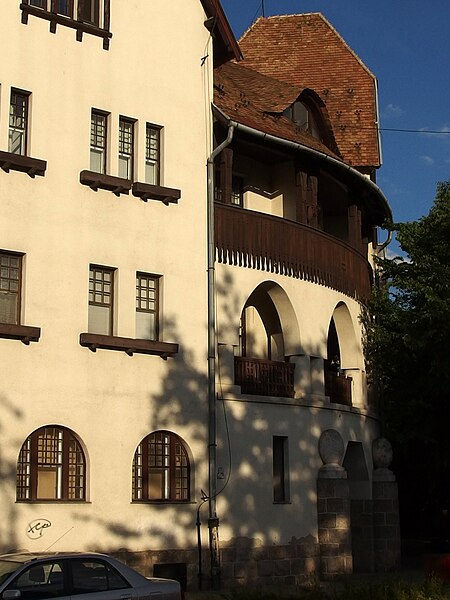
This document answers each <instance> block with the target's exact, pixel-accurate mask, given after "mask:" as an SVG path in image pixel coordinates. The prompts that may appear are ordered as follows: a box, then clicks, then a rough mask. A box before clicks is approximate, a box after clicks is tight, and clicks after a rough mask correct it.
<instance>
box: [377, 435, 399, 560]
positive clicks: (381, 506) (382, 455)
mask: <svg viewBox="0 0 450 600" xmlns="http://www.w3.org/2000/svg"><path fill="white" fill-rule="evenodd" d="M372 457H373V463H374V466H375V469H374V472H373V482H372V498H373V519H374V557H375V570H376V571H389V570H392V569H396V568H398V567H399V566H400V519H399V510H398V488H397V482H396V480H395V476H394V473H393V472H392V471H391V470H390V469H389V466H390V464H391V462H392V447H391V444H390V442H389V441H388V440H387V439H386V438H378V439H377V440H374V442H373V444H372Z"/></svg>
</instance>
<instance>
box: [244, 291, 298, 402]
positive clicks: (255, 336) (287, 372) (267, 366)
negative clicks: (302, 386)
mask: <svg viewBox="0 0 450 600" xmlns="http://www.w3.org/2000/svg"><path fill="white" fill-rule="evenodd" d="M298 345H299V335H298V326H297V320H296V318H295V314H294V310H293V307H292V305H291V303H290V301H289V299H288V297H287V295H286V293H285V292H284V290H282V288H281V287H280V286H278V285H277V284H275V283H273V282H265V283H263V284H261V285H259V286H258V287H257V288H256V289H255V290H254V291H253V293H252V294H251V295H250V296H249V298H248V300H247V302H246V303H245V305H244V307H243V309H242V313H241V323H240V356H239V357H235V380H236V384H237V385H240V386H241V390H242V393H246V394H257V395H262V396H281V397H293V395H294V365H293V364H291V363H289V358H288V356H289V354H293V353H295V352H294V351H293V350H294V348H297V350H296V351H297V352H298Z"/></svg>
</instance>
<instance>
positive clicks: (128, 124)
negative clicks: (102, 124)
mask: <svg viewBox="0 0 450 600" xmlns="http://www.w3.org/2000/svg"><path fill="white" fill-rule="evenodd" d="M134 124H135V121H133V120H131V119H127V118H126V117H120V119H119V177H123V178H124V179H133V170H134V169H133V167H134Z"/></svg>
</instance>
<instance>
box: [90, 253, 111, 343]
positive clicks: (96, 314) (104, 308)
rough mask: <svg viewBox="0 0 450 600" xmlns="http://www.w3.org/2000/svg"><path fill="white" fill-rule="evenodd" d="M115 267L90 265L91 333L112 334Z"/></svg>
mask: <svg viewBox="0 0 450 600" xmlns="http://www.w3.org/2000/svg"><path fill="white" fill-rule="evenodd" d="M113 306H114V269H111V268H110V267H99V266H96V265H91V266H90V267H89V319H88V330H89V333H99V334H104V335H112V331H113Z"/></svg>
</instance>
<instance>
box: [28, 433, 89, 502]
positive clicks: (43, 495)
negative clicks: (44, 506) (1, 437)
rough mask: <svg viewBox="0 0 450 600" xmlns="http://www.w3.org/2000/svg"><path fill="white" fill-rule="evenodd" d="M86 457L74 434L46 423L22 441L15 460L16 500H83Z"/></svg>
mask: <svg viewBox="0 0 450 600" xmlns="http://www.w3.org/2000/svg"><path fill="white" fill-rule="evenodd" d="M85 499H86V459H85V457H84V452H83V449H82V448H81V445H80V442H79V441H78V440H77V438H76V437H75V434H74V433H73V432H72V431H70V430H69V429H66V428H65V427H58V426H57V425H48V426H46V427H41V428H40V429H37V430H36V431H34V432H33V433H32V434H31V435H30V436H29V437H28V438H27V439H26V440H25V442H24V443H23V445H22V448H21V450H20V454H19V460H18V462H17V500H75V501H77V500H78V501H80V500H85Z"/></svg>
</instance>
